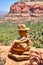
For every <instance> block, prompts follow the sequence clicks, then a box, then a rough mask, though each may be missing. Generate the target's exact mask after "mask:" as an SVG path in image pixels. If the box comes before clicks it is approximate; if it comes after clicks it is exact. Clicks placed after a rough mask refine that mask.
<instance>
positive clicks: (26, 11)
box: [4, 2, 43, 22]
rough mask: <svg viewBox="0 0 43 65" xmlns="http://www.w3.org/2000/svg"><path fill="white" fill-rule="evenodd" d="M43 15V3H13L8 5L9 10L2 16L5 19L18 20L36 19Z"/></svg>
mask: <svg viewBox="0 0 43 65" xmlns="http://www.w3.org/2000/svg"><path fill="white" fill-rule="evenodd" d="M42 16H43V3H33V4H31V3H26V2H25V3H24V2H22V3H21V2H19V3H14V4H12V5H11V6H10V12H9V13H8V14H7V15H6V16H5V17H4V19H5V20H6V19H7V20H11V21H12V20H13V21H18V22H20V21H21V22H25V21H30V20H33V21H36V20H37V21H38V20H39V19H40V17H42Z"/></svg>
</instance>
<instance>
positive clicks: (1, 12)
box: [0, 11, 8, 18]
mask: <svg viewBox="0 0 43 65" xmlns="http://www.w3.org/2000/svg"><path fill="white" fill-rule="evenodd" d="M7 13H8V12H7V11H0V18H3V17H4V16H5V15H6V14H7Z"/></svg>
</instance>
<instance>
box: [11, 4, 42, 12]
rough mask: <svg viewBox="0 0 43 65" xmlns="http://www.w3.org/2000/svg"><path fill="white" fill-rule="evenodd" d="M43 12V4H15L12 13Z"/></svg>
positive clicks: (12, 6)
mask: <svg viewBox="0 0 43 65" xmlns="http://www.w3.org/2000/svg"><path fill="white" fill-rule="evenodd" d="M29 11H31V12H38V13H42V12H43V4H35V5H31V4H26V3H15V4H13V5H11V7H10V12H11V13H26V12H29Z"/></svg>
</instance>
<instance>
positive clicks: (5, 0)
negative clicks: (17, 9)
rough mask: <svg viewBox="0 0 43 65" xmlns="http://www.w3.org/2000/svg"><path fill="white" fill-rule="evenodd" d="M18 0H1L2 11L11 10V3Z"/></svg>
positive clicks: (0, 8)
mask: <svg viewBox="0 0 43 65" xmlns="http://www.w3.org/2000/svg"><path fill="white" fill-rule="evenodd" d="M16 1H18V0H0V11H9V8H10V5H11V4H13V3H15V2H16Z"/></svg>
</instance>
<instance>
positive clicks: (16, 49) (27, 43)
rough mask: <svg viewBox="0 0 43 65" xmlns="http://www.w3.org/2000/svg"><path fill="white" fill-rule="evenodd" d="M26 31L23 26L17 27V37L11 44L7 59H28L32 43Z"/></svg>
mask: <svg viewBox="0 0 43 65" xmlns="http://www.w3.org/2000/svg"><path fill="white" fill-rule="evenodd" d="M28 30H30V29H29V28H26V26H25V25H24V24H19V25H18V33H19V37H18V39H17V40H14V41H13V42H12V46H11V49H10V52H9V55H8V56H9V57H11V58H13V59H16V60H18V61H21V60H27V59H29V57H30V52H29V50H30V48H31V45H32V41H31V40H30V39H29V34H28Z"/></svg>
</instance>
